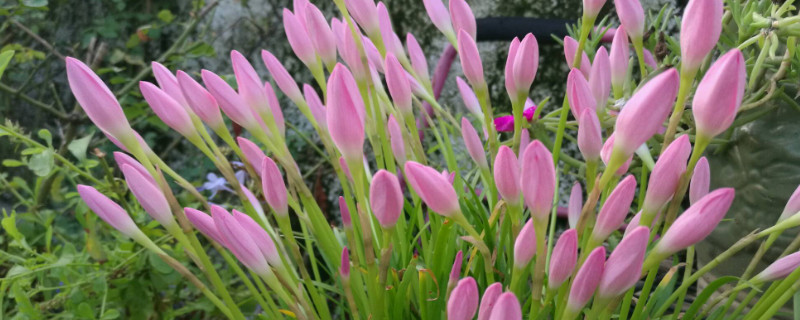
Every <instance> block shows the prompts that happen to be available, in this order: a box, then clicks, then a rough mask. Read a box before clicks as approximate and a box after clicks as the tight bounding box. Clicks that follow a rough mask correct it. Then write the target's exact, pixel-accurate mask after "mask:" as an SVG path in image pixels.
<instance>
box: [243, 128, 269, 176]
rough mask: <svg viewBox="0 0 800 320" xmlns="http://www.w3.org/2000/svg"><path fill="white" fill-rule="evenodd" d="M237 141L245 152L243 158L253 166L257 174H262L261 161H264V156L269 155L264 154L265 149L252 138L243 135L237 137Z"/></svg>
mask: <svg viewBox="0 0 800 320" xmlns="http://www.w3.org/2000/svg"><path fill="white" fill-rule="evenodd" d="M236 142H237V143H238V144H239V149H242V153H243V154H244V159H243V160H244V161H246V162H247V163H248V164H250V166H251V167H253V170H254V171H255V172H256V174H257V175H259V176H261V175H262V173H261V163H262V162H263V161H264V158H266V157H267V155H266V154H264V151H262V150H261V148H259V147H258V145H256V144H255V143H254V142H252V141H250V140H247V139H245V138H242V137H236Z"/></svg>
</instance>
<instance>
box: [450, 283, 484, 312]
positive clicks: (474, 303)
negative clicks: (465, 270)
mask: <svg viewBox="0 0 800 320" xmlns="http://www.w3.org/2000/svg"><path fill="white" fill-rule="evenodd" d="M476 311H478V284H477V283H476V282H475V279H473V278H472V277H466V278H464V279H461V280H459V281H458V284H457V285H456V287H455V288H454V289H453V291H452V292H451V293H450V299H449V300H448V301H447V319H450V320H469V319H472V318H473V317H474V316H475V312H476Z"/></svg>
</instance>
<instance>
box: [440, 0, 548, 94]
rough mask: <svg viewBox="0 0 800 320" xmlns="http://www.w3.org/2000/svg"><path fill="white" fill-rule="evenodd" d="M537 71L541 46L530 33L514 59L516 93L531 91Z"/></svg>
mask: <svg viewBox="0 0 800 320" xmlns="http://www.w3.org/2000/svg"><path fill="white" fill-rule="evenodd" d="M452 1H455V0H452ZM537 69H539V44H538V43H537V42H536V37H534V36H533V34H531V33H528V34H527V35H525V38H523V39H522V42H520V44H519V48H518V49H517V52H516V57H515V58H514V66H513V68H512V72H513V75H514V85H516V92H528V91H529V90H530V88H531V84H532V83H533V79H534V78H535V77H536V71H537Z"/></svg>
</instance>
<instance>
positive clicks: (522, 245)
mask: <svg viewBox="0 0 800 320" xmlns="http://www.w3.org/2000/svg"><path fill="white" fill-rule="evenodd" d="M535 254H536V231H535V230H534V229H533V219H529V220H528V222H526V223H525V226H524V227H522V230H520V232H519V235H517V239H516V240H515V241H514V267H516V268H518V269H522V268H525V266H527V265H528V263H530V262H531V259H533V256H534V255H535Z"/></svg>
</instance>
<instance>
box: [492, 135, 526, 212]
mask: <svg viewBox="0 0 800 320" xmlns="http://www.w3.org/2000/svg"><path fill="white" fill-rule="evenodd" d="M494 181H495V184H496V185H497V191H498V192H499V193H500V195H501V196H503V199H504V200H505V201H506V202H508V203H509V204H512V205H517V204H519V196H520V192H521V190H520V188H521V186H520V180H519V161H518V160H517V156H516V155H514V151H513V150H511V148H509V147H507V146H500V149H499V150H498V151H497V156H496V157H495V158H494Z"/></svg>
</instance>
